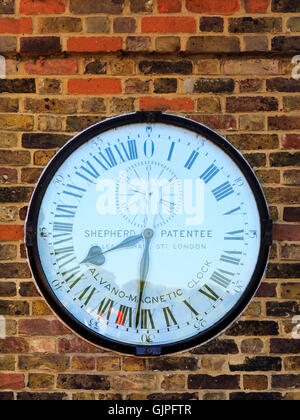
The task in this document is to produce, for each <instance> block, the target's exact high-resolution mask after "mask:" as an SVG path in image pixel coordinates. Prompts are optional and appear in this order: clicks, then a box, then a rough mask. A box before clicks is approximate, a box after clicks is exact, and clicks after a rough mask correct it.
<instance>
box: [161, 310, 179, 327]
mask: <svg viewBox="0 0 300 420" xmlns="http://www.w3.org/2000/svg"><path fill="white" fill-rule="evenodd" d="M163 312H164V317H165V321H166V324H167V327H168V328H169V327H171V326H172V324H173V325H178V323H177V321H176V319H175V317H174V315H173V313H172V311H171V309H170V308H169V307H166V308H163Z"/></svg>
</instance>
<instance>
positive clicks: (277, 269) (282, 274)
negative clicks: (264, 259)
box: [267, 264, 300, 279]
mask: <svg viewBox="0 0 300 420" xmlns="http://www.w3.org/2000/svg"><path fill="white" fill-rule="evenodd" d="M267 278H269V279H293V278H294V279H298V278H300V264H269V268H268V271H267Z"/></svg>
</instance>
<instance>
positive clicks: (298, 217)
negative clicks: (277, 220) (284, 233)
mask: <svg viewBox="0 0 300 420" xmlns="http://www.w3.org/2000/svg"><path fill="white" fill-rule="evenodd" d="M283 220H284V221H285V222H300V207H285V208H284V211H283Z"/></svg>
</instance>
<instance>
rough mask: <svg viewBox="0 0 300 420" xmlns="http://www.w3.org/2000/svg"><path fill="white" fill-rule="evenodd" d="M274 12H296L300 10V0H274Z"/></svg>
mask: <svg viewBox="0 0 300 420" xmlns="http://www.w3.org/2000/svg"><path fill="white" fill-rule="evenodd" d="M272 12H276V13H296V12H300V2H299V0H293V1H291V0H272Z"/></svg>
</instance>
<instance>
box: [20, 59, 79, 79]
mask: <svg viewBox="0 0 300 420" xmlns="http://www.w3.org/2000/svg"><path fill="white" fill-rule="evenodd" d="M25 69H26V72H27V73H28V74H46V75H50V74H62V75H64V74H77V73H78V61H77V60H76V59H75V58H65V59H63V58H62V59H60V58H58V59H54V60H37V61H28V62H27V63H26V64H25Z"/></svg>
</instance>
